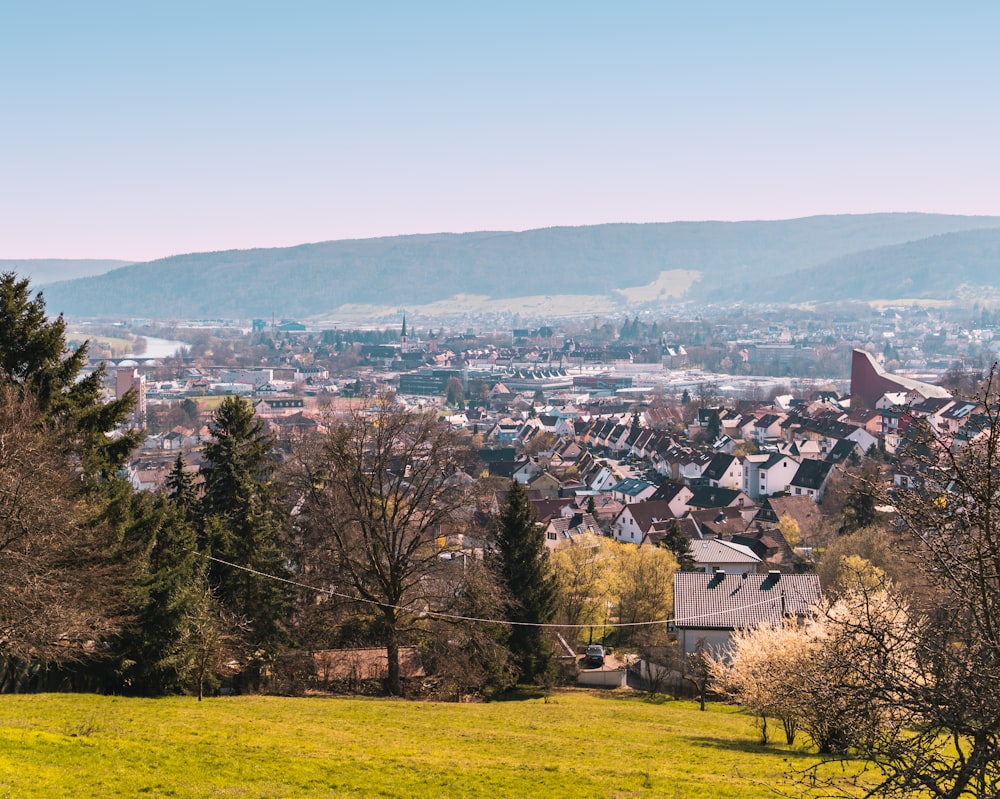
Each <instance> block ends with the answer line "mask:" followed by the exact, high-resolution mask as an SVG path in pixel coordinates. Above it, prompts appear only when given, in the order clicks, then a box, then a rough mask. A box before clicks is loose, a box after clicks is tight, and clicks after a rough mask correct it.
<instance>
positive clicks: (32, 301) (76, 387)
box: [0, 272, 139, 477]
mask: <svg viewBox="0 0 1000 799" xmlns="http://www.w3.org/2000/svg"><path fill="white" fill-rule="evenodd" d="M86 362H87V343H86V342H85V343H83V344H81V345H80V346H79V347H77V348H76V349H75V350H72V351H68V349H67V346H66V323H65V322H64V321H63V318H62V315H60V316H58V317H57V318H56V319H54V320H52V321H49V320H48V316H47V313H46V310H45V300H44V298H43V297H42V294H41V293H40V292H39V293H37V294H35V295H34V296H32V295H31V292H30V290H29V288H28V281H27V279H18V277H17V275H15V274H14V273H13V272H4V273H3V274H0V383H3V384H9V385H15V386H18V387H19V388H20V389H21V390H22V391H24V392H26V393H27V394H28V395H30V396H32V397H33V401H34V403H35V405H36V407H37V408H38V410H39V412H40V414H41V418H42V420H43V421H44V422H45V423H46V424H48V425H51V426H55V427H58V429H59V431H60V433H61V435H62V439H63V442H64V444H65V446H66V451H67V452H71V453H73V454H74V455H75V456H76V457H78V458H79V459H80V462H81V463H82V465H83V467H84V470H85V472H86V473H87V475H88V476H104V477H107V476H110V475H113V474H114V473H115V472H117V470H118V469H119V468H120V467H121V466H122V465H123V464H124V463H125V461H126V460H127V458H128V456H129V454H130V453H131V452H132V450H134V449H135V447H136V446H138V443H139V433H138V432H137V431H132V432H129V433H124V434H120V435H119V436H117V437H116V438H110V437H108V435H107V434H108V433H110V432H111V431H112V430H114V429H115V428H116V427H117V426H119V425H121V424H122V423H123V422H124V421H125V419H126V418H127V416H128V414H129V413H130V412H131V410H132V407H133V405H134V397H133V396H132V395H131V394H127V395H126V396H125V397H123V398H122V399H120V400H115V401H112V402H104V401H103V391H102V388H103V386H102V383H103V380H104V371H103V369H98V370H95V371H94V372H92V373H91V374H89V375H87V376H86V377H84V378H82V379H81V378H80V372H81V370H82V369H83V367H84V365H85V364H86Z"/></svg>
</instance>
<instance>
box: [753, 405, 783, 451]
mask: <svg viewBox="0 0 1000 799" xmlns="http://www.w3.org/2000/svg"><path fill="white" fill-rule="evenodd" d="M784 420H785V414H783V413H782V414H778V413H766V414H764V415H763V416H761V417H760V418H759V419H757V421H755V422H754V424H753V440H754V441H756V442H757V443H758V444H763V443H764V442H765V441H769V440H775V439H777V438H779V437H780V436H781V423H782V422H783V421H784Z"/></svg>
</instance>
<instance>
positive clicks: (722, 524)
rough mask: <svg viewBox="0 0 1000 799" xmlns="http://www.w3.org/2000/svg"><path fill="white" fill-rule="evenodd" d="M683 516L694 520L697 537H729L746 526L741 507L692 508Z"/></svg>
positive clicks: (737, 533) (740, 531)
mask: <svg viewBox="0 0 1000 799" xmlns="http://www.w3.org/2000/svg"><path fill="white" fill-rule="evenodd" d="M755 510H756V509H755ZM684 518H685V519H689V520H691V521H692V522H694V524H695V526H696V528H697V530H698V536H697V537H698V538H731V537H732V536H734V535H739V534H740V533H742V532H743V531H744V530H745V529H746V526H747V520H746V518H745V517H744V513H743V510H742V509H741V508H705V509H703V510H692V511H689V512H688V514H687V515H686V516H685V517H684Z"/></svg>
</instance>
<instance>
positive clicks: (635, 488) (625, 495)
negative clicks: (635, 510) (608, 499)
mask: <svg viewBox="0 0 1000 799" xmlns="http://www.w3.org/2000/svg"><path fill="white" fill-rule="evenodd" d="M656 488H657V487H656V486H655V485H653V484H652V483H648V482H646V481H645V480H640V479H639V478H637V477H626V478H625V479H624V480H621V481H619V482H618V483H616V484H615V485H613V486H611V489H610V490H611V496H612V497H613V498H614V499H617V500H618V501H619V502H621V503H622V504H624V505H629V504H631V503H633V502H643V501H645V500H647V499H649V498H650V497H652V496H653V494H655V493H656Z"/></svg>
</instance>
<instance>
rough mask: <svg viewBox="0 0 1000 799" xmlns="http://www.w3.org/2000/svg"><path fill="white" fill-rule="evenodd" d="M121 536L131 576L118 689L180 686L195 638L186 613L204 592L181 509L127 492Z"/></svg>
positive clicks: (160, 690)
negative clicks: (130, 559)
mask: <svg viewBox="0 0 1000 799" xmlns="http://www.w3.org/2000/svg"><path fill="white" fill-rule="evenodd" d="M126 502H127V508H125V509H124V513H123V514H121V518H120V523H121V525H122V526H123V528H124V529H123V530H122V537H123V540H124V541H125V542H126V545H127V546H128V547H129V548H130V549H132V550H133V552H134V561H133V562H134V564H135V567H136V569H137V574H136V577H135V580H134V583H133V588H132V613H131V619H130V623H129V624H127V625H126V628H125V630H124V631H123V634H122V639H121V646H120V655H119V666H118V680H119V686H118V689H119V690H122V691H125V692H129V693H137V694H143V695H160V694H165V693H174V692H177V691H180V690H182V689H183V688H184V687H185V685H186V684H187V683H188V681H189V680H188V676H189V675H188V672H189V670H190V669H189V664H190V662H191V660H192V652H193V648H194V646H195V642H194V640H193V636H192V627H191V617H192V616H193V615H194V614H195V613H196V612H197V610H198V608H199V602H200V600H201V597H202V595H203V594H204V593H205V588H206V585H207V583H206V576H205V564H204V561H203V560H202V558H200V557H199V554H198V551H197V549H196V543H197V541H196V534H195V531H194V529H193V527H192V526H191V525H190V524H189V523H188V521H187V520H186V519H185V518H184V515H183V512H182V510H181V509H180V508H179V507H177V506H175V505H174V504H173V503H172V502H170V501H169V500H168V499H167V498H165V497H162V496H154V495H151V494H146V493H131V494H130V495H129V496H128V498H127V500H126Z"/></svg>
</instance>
